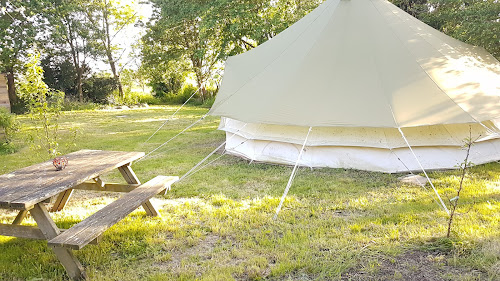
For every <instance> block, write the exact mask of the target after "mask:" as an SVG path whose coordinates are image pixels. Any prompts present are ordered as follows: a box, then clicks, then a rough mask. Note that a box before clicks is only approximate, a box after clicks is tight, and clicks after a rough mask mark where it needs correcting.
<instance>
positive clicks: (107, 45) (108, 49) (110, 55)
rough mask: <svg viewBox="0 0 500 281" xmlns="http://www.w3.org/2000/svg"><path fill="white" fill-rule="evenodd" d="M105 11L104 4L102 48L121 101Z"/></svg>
mask: <svg viewBox="0 0 500 281" xmlns="http://www.w3.org/2000/svg"><path fill="white" fill-rule="evenodd" d="M107 9H108V6H107V3H106V8H105V9H104V11H103V19H104V29H105V36H106V38H105V40H106V41H104V39H103V44H104V47H105V48H106V55H107V57H108V61H109V66H110V67H111V72H112V73H113V77H114V78H115V80H116V83H118V93H119V95H120V98H122V99H123V98H124V97H125V94H124V93H123V86H122V81H121V80H120V75H119V74H118V72H117V71H116V63H115V60H114V59H113V53H112V50H111V48H112V45H111V37H110V35H109V22H108V17H109V13H108V10H107Z"/></svg>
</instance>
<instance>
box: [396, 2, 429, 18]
mask: <svg viewBox="0 0 500 281" xmlns="http://www.w3.org/2000/svg"><path fill="white" fill-rule="evenodd" d="M390 1H391V2H392V3H393V4H394V5H396V6H398V7H399V8H401V9H402V10H404V11H405V12H407V13H408V14H410V15H412V16H414V17H416V18H419V17H420V15H421V14H425V13H428V12H429V7H428V5H427V2H428V0H390Z"/></svg>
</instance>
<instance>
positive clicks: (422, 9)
mask: <svg viewBox="0 0 500 281" xmlns="http://www.w3.org/2000/svg"><path fill="white" fill-rule="evenodd" d="M391 1H392V2H393V3H394V4H395V5H397V6H399V7H400V8H401V9H403V10H405V11H406V12H407V13H409V14H411V15H413V16H415V17H417V18H419V19H420V20H422V21H424V22H425V23H427V24H429V25H430V26H432V27H434V28H435V29H437V30H439V31H442V32H444V33H446V34H447V35H449V36H451V37H454V38H456V39H458V40H461V41H463V42H466V43H469V44H471V45H475V46H480V47H483V48H485V49H486V50H487V51H488V52H490V53H491V54H492V55H493V56H495V57H496V58H497V59H500V1H497V0H391Z"/></svg>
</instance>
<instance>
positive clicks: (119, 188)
mask: <svg viewBox="0 0 500 281" xmlns="http://www.w3.org/2000/svg"><path fill="white" fill-rule="evenodd" d="M138 186H139V184H119V183H105V184H104V187H101V186H100V185H99V184H98V183H95V182H84V183H81V184H79V185H77V186H75V187H73V189H80V190H93V191H106V192H130V191H132V190H134V189H135V188H137V187H138Z"/></svg>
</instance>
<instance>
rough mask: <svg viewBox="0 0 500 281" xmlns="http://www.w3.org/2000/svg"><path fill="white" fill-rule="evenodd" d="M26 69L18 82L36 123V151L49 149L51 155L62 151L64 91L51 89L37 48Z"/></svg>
mask: <svg viewBox="0 0 500 281" xmlns="http://www.w3.org/2000/svg"><path fill="white" fill-rule="evenodd" d="M28 58H29V60H28V62H27V63H26V64H25V65H24V73H23V75H22V76H21V77H20V79H19V82H18V92H19V97H20V98H22V99H23V100H24V101H25V102H26V104H27V106H28V110H29V116H30V119H31V120H32V121H33V122H34V124H35V135H33V136H32V138H31V140H32V143H33V145H32V148H33V149H34V151H38V150H42V151H45V152H46V153H47V154H48V155H49V157H54V156H55V155H57V154H58V153H59V150H58V147H59V142H58V141H59V134H58V132H59V123H58V119H59V117H60V113H61V108H62V103H63V100H64V93H63V92H61V91H56V90H53V89H50V88H49V87H48V86H47V84H45V82H44V81H43V68H42V67H41V66H40V53H38V51H36V50H34V51H33V52H32V53H31V54H29V55H28Z"/></svg>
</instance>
